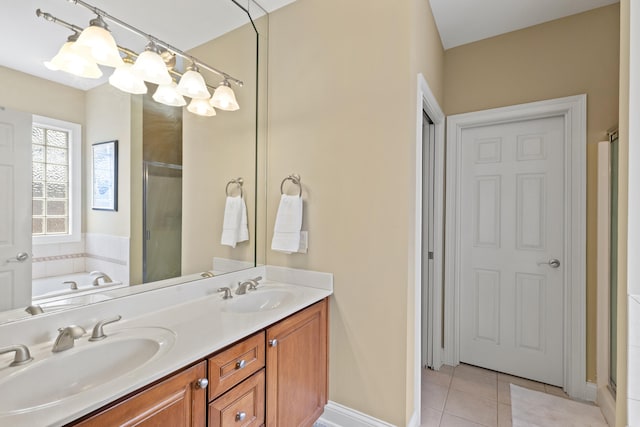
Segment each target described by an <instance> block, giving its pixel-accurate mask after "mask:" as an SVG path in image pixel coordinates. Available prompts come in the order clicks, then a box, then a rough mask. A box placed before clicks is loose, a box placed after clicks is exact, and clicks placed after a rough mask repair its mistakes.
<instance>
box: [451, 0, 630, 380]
mask: <svg viewBox="0 0 640 427" xmlns="http://www.w3.org/2000/svg"><path fill="white" fill-rule="evenodd" d="M619 28H620V25H619V5H617V4H615V5H612V6H607V7H603V8H600V9H595V10H592V11H589V12H585V13H582V14H579V15H573V16H570V17H567V18H564V19H559V20H556V21H552V22H548V23H545V24H541V25H537V26H534V27H530V28H526V29H524V30H520V31H515V32H512V33H508V34H505V35H501V36H497V37H493V38H490V39H487V40H483V41H479V42H476V43H471V44H468V45H464V46H461V47H457V48H454V49H450V50H447V51H446V52H445V89H444V106H445V112H446V114H447V115H451V114H457V113H465V112H469V111H477V110H484V109H487V108H494V107H502V106H507V105H513V104H520V103H525V102H532V101H539V100H544V99H551V98H560V97H563V96H570V95H577V94H582V93H586V94H587V105H588V107H587V144H588V145H587V379H588V380H590V381H595V373H596V248H597V240H596V238H597V235H596V200H597V199H596V191H597V186H596V178H597V170H596V167H597V142H598V141H603V140H607V139H608V138H607V130H608V129H610V128H612V127H615V126H616V125H617V123H618V69H619V64H618V62H619V49H618V47H619Z"/></svg>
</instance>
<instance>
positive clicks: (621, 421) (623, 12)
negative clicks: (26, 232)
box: [616, 0, 631, 427]
mask: <svg viewBox="0 0 640 427" xmlns="http://www.w3.org/2000/svg"><path fill="white" fill-rule="evenodd" d="M630 4H631V0H621V1H620V104H619V105H620V106H619V108H620V126H619V132H618V137H619V151H618V156H619V157H618V341H617V344H618V348H617V355H618V358H617V373H616V386H617V393H616V426H617V427H624V426H626V425H627V395H628V393H627V386H628V381H627V373H628V370H627V351H628V348H627V333H628V315H627V304H628V301H627V232H628V221H627V214H628V202H629V194H628V191H629V54H630V46H629V45H630V17H629V8H630Z"/></svg>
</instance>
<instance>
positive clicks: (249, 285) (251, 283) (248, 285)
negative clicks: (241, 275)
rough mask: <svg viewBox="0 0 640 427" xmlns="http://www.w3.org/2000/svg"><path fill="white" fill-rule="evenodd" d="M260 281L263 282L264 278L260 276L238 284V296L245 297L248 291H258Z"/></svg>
mask: <svg viewBox="0 0 640 427" xmlns="http://www.w3.org/2000/svg"><path fill="white" fill-rule="evenodd" d="M258 280H262V276H258V277H256V278H255V279H249V280H247V281H244V282H238V287H237V288H236V295H244V294H246V293H247V291H255V290H256V289H258V285H259V284H260V283H258Z"/></svg>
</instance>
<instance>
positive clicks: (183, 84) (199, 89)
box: [178, 70, 211, 98]
mask: <svg viewBox="0 0 640 427" xmlns="http://www.w3.org/2000/svg"><path fill="white" fill-rule="evenodd" d="M178 93H179V94H180V95H184V96H188V97H189V98H211V94H210V93H209V91H208V90H207V84H206V83H205V82H204V78H203V77H202V74H200V73H199V72H197V71H194V70H188V71H187V72H186V73H184V74H183V75H182V78H181V79H180V83H178Z"/></svg>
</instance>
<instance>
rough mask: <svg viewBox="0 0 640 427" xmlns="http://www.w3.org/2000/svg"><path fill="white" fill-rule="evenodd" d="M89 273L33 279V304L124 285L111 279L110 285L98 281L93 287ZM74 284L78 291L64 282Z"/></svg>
mask: <svg viewBox="0 0 640 427" xmlns="http://www.w3.org/2000/svg"><path fill="white" fill-rule="evenodd" d="M94 277H95V276H90V275H89V273H73V274H65V275H64V276H52V277H44V278H42V279H33V280H32V282H31V284H32V289H31V294H32V298H33V301H34V303H35V302H37V300H40V299H50V298H53V297H65V298H75V297H79V296H81V295H88V294H93V293H99V292H102V291H105V290H109V289H117V288H122V287H124V286H126V285H124V284H122V282H118V281H116V280H115V279H113V278H112V279H113V282H112V283H102V279H100V285H98V286H93V285H92V282H93V278H94ZM70 281H73V282H76V283H77V285H78V289H71V284H70V283H64V282H70Z"/></svg>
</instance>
